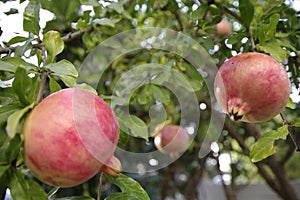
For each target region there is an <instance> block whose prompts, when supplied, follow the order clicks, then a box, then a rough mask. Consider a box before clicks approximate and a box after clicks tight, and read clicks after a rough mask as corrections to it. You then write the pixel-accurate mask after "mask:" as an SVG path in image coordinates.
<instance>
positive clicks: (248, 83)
mask: <svg viewBox="0 0 300 200" xmlns="http://www.w3.org/2000/svg"><path fill="white" fill-rule="evenodd" d="M290 90H291V88H290V81H289V78H288V75H287V73H286V71H285V70H284V68H283V66H282V65H281V64H280V63H278V62H277V61H276V60H275V59H273V58H272V57H270V56H268V55H266V54H263V53H256V52H248V53H243V54H239V55H237V56H234V57H232V58H230V59H229V60H227V61H225V62H224V63H223V64H222V65H221V67H220V68H219V71H218V73H217V75H216V77H215V82H214V92H215V96H216V99H217V102H218V104H219V105H220V107H221V108H222V109H223V110H224V111H226V112H227V114H228V115H229V116H230V117H231V118H232V119H234V120H237V121H243V122H249V123H259V122H264V121H268V120H270V119H272V118H273V117H274V116H276V115H277V114H279V113H280V112H281V111H282V109H283V108H284V107H285V105H286V103H287V101H288V98H289V94H290Z"/></svg>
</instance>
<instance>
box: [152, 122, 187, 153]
mask: <svg viewBox="0 0 300 200" xmlns="http://www.w3.org/2000/svg"><path fill="white" fill-rule="evenodd" d="M154 145H155V146H156V148H157V149H158V150H159V151H160V152H162V153H165V154H169V155H170V156H171V157H177V156H178V155H179V154H180V153H183V152H184V151H186V150H187V148H188V147H189V136H188V135H187V133H186V132H185V131H184V129H183V128H182V127H181V126H177V125H167V126H165V127H163V128H162V129H161V130H160V131H159V132H158V133H157V134H156V135H155V137H154Z"/></svg>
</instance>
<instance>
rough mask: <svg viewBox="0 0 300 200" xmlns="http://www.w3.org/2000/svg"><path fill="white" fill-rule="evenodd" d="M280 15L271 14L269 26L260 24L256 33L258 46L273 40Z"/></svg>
mask: <svg viewBox="0 0 300 200" xmlns="http://www.w3.org/2000/svg"><path fill="white" fill-rule="evenodd" d="M279 18H280V15H279V14H277V13H276V14H273V15H272V16H271V17H270V22H269V24H262V25H261V26H260V29H259V32H258V39H259V44H260V45H264V43H265V42H267V41H269V40H272V39H274V38H275V34H276V27H277V24H278V22H279Z"/></svg>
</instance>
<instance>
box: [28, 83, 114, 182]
mask: <svg viewBox="0 0 300 200" xmlns="http://www.w3.org/2000/svg"><path fill="white" fill-rule="evenodd" d="M23 133H24V140H25V142H24V149H25V163H26V165H27V167H28V168H29V169H30V171H31V172H32V173H33V174H34V175H35V176H36V177H37V178H38V179H40V180H41V181H43V182H45V183H48V184H50V185H53V186H58V187H71V186H75V185H78V184H81V183H83V182H85V181H87V180H88V179H90V178H91V177H93V176H94V175H95V174H97V172H99V170H101V168H102V166H103V163H107V162H108V161H109V159H110V158H111V157H112V156H113V153H114V150H115V148H116V145H117V142H118V139H119V128H118V124H117V120H116V118H115V115H114V114H113V112H112V110H111V108H110V107H109V106H108V105H107V104H106V103H105V102H104V101H103V100H102V99H101V98H100V97H98V96H96V95H94V94H92V93H90V92H88V91H86V90H83V89H75V88H68V89H63V90H60V91H58V92H56V93H53V94H51V95H49V96H48V97H46V98H45V99H44V100H43V101H42V102H41V103H39V104H38V105H37V106H36V107H35V108H34V109H33V111H32V112H31V113H30V115H29V116H28V118H27V119H26V121H25V124H24V127H23Z"/></svg>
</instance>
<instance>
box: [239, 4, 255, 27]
mask: <svg viewBox="0 0 300 200" xmlns="http://www.w3.org/2000/svg"><path fill="white" fill-rule="evenodd" d="M239 10H240V13H241V19H242V23H243V24H244V25H245V26H246V27H249V26H250V24H251V22H252V19H253V16H254V6H253V4H252V2H251V0H239Z"/></svg>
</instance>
